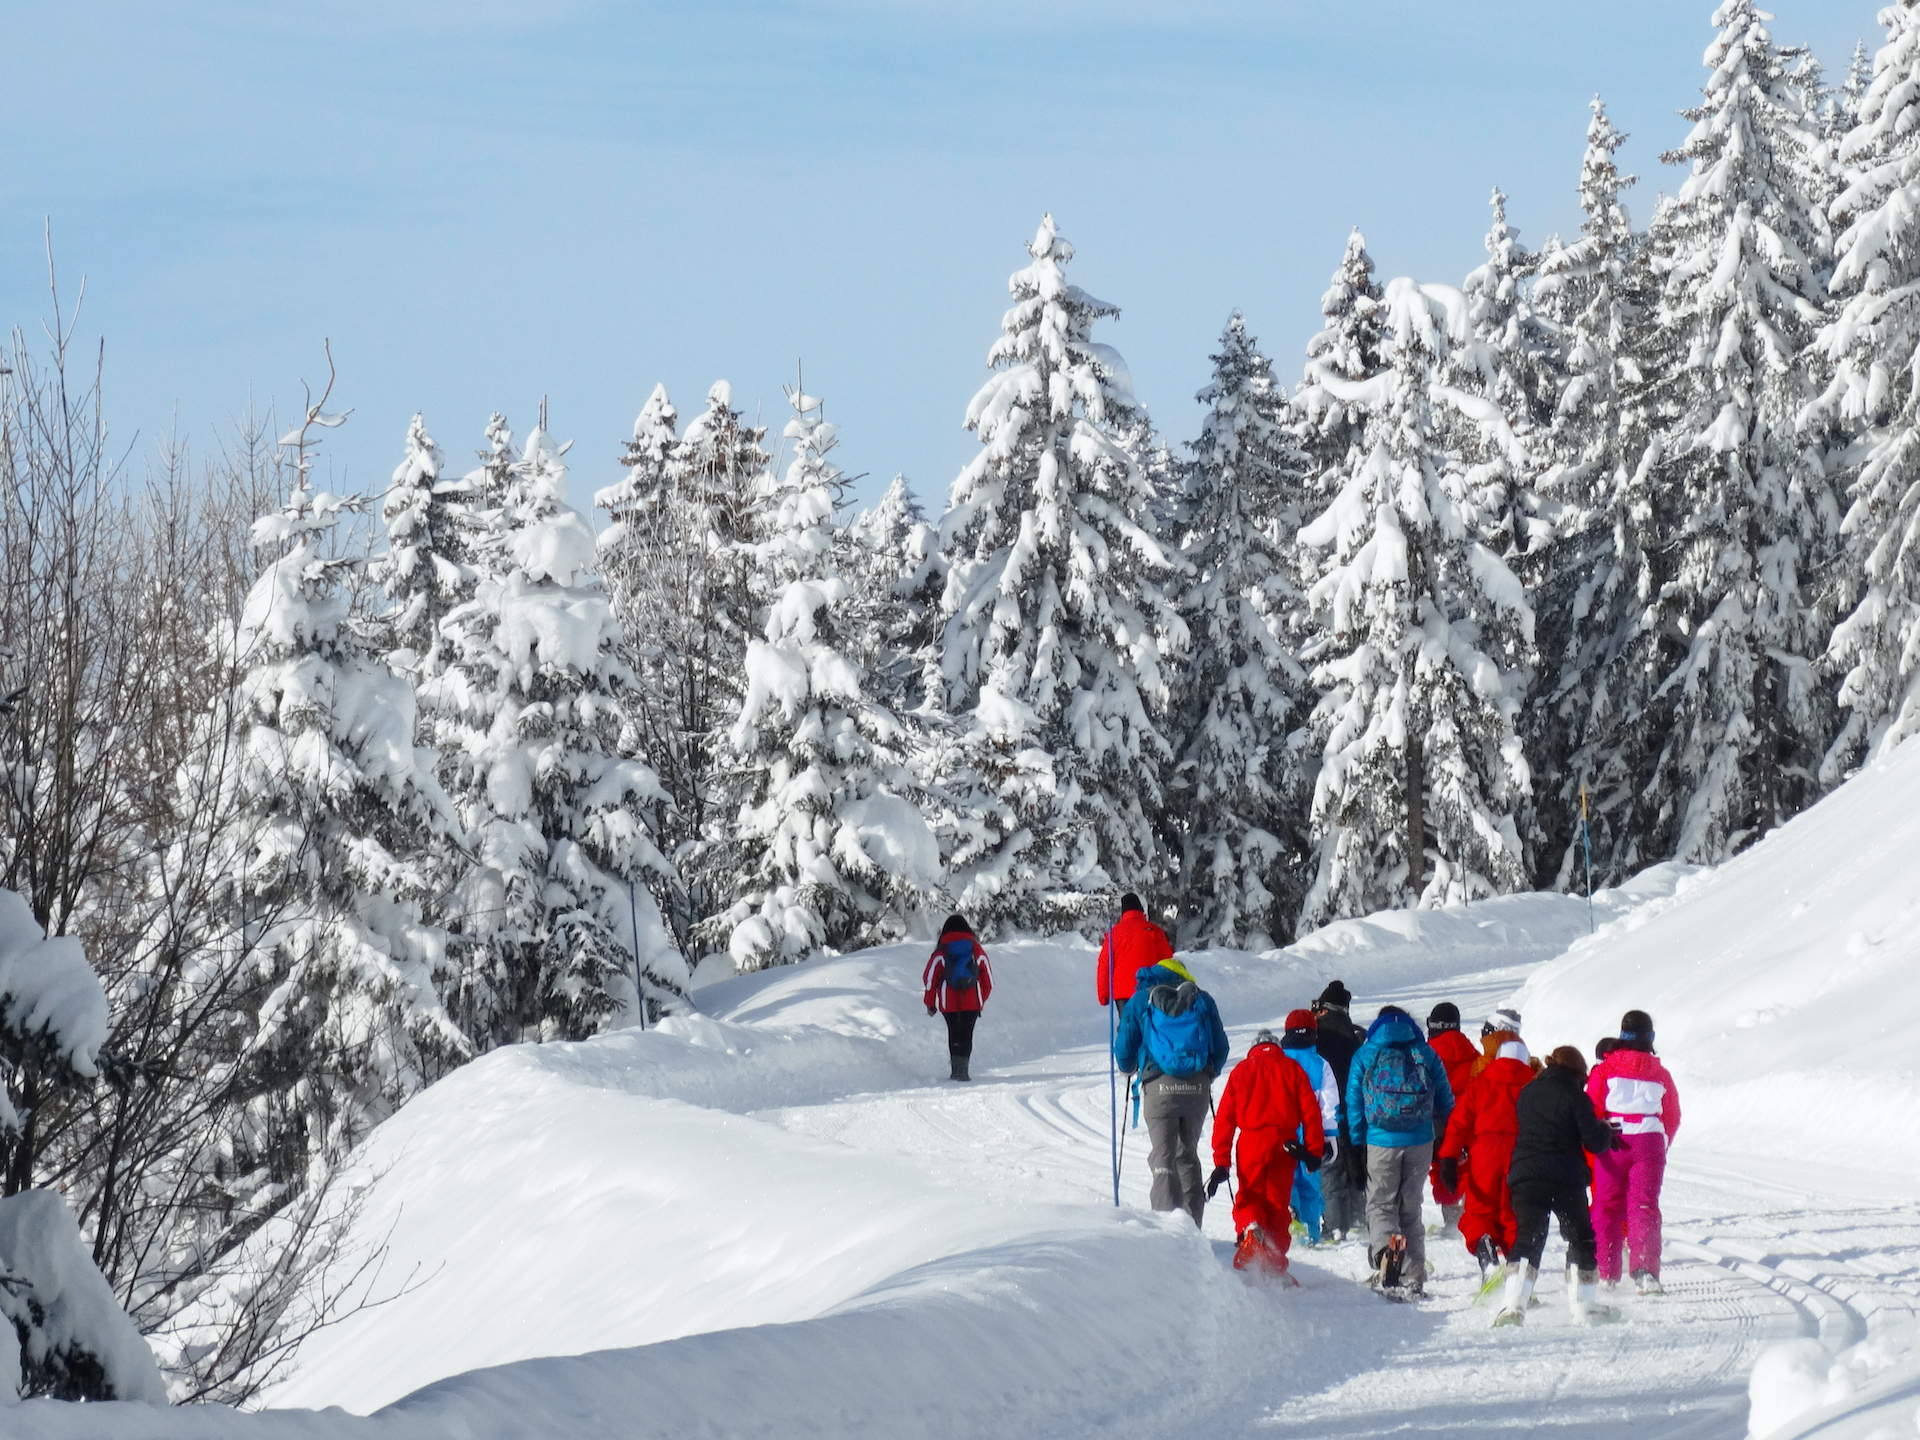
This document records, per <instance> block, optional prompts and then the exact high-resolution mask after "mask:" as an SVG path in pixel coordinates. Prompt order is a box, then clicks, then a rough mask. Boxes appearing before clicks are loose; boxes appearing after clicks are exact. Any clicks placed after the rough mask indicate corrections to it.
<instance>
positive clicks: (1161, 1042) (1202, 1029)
mask: <svg viewBox="0 0 1920 1440" xmlns="http://www.w3.org/2000/svg"><path fill="white" fill-rule="evenodd" d="M1144 1028H1145V1030H1146V1042H1147V1059H1149V1060H1151V1061H1152V1062H1153V1063H1154V1064H1155V1065H1157V1066H1158V1067H1159V1068H1160V1070H1161V1072H1162V1073H1163V1074H1167V1075H1198V1074H1200V1073H1201V1072H1202V1071H1204V1070H1205V1069H1206V1068H1207V1057H1208V1054H1209V1053H1210V1051H1211V1049H1212V1043H1213V1036H1212V1035H1211V1033H1209V1029H1208V1026H1207V1007H1206V1006H1204V1005H1202V1004H1201V1003H1200V987H1199V986H1197V985H1195V984H1194V983H1193V982H1192V981H1191V980H1189V981H1186V982H1185V983H1183V984H1181V985H1179V986H1173V985H1156V986H1154V987H1153V989H1152V990H1151V991H1150V992H1149V993H1148V995H1147V1013H1146V1022H1145V1026H1144Z"/></svg>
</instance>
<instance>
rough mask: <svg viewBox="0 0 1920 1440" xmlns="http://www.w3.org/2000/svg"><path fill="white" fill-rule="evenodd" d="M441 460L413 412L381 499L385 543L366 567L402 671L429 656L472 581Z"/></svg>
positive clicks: (391, 648)
mask: <svg viewBox="0 0 1920 1440" xmlns="http://www.w3.org/2000/svg"><path fill="white" fill-rule="evenodd" d="M445 463H446V460H445V457H444V456H442V455H441V453H440V449H439V447H438V446H437V445H435V444H434V443H433V437H432V436H431V435H429V434H428V433H427V427H426V421H425V420H424V419H423V418H422V417H421V416H419V415H417V414H416V415H415V416H414V417H413V420H412V422H411V423H410V424H409V425H408V426H407V440H406V453H405V455H404V457H403V458H402V459H401V461H400V464H399V465H398V466H397V467H396V468H395V470H394V472H393V483H392V485H391V486H390V487H389V489H388V490H387V494H386V498H385V499H384V501H383V502H382V503H381V506H380V517H381V519H382V521H384V522H385V525H386V530H387V548H386V551H385V553H384V554H382V555H380V556H378V557H376V559H375V560H374V562H373V564H372V565H371V566H370V567H369V568H370V572H371V575H370V578H371V579H373V581H374V582H375V583H376V584H378V585H379V586H380V587H381V589H382V590H383V591H384V592H385V594H386V598H387V603H388V606H389V607H390V608H389V612H388V614H387V615H386V616H385V617H384V628H385V631H386V640H387V644H388V647H389V654H388V658H389V660H390V662H392V663H395V664H396V665H397V666H398V667H399V668H400V669H401V670H402V671H403V672H406V671H409V670H410V669H411V668H412V666H414V665H417V664H427V665H431V664H432V663H433V658H432V657H433V652H434V650H435V648H436V644H437V642H438V639H439V632H440V622H441V621H442V620H443V619H445V618H446V615H447V612H448V611H450V610H452V609H453V608H454V607H455V606H456V605H458V604H460V603H461V601H463V600H465V599H466V598H467V596H468V594H469V593H470V592H471V591H472V588H473V572H472V570H471V568H470V567H468V566H466V565H463V564H462V563H461V560H460V555H461V552H462V548H463V544H464V541H465V538H466V536H465V534H464V530H465V528H466V527H463V526H462V524H461V520H462V519H463V518H464V517H463V516H462V515H461V513H460V511H461V508H462V507H461V506H460V504H459V500H458V498H457V497H452V496H449V495H448V493H447V491H446V489H445V488H443V487H442V485H441V481H440V471H441V469H442V467H443V466H444V465H445ZM401 652H405V653H404V654H402V653H401Z"/></svg>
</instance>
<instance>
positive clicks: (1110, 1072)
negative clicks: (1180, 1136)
mask: <svg viewBox="0 0 1920 1440" xmlns="http://www.w3.org/2000/svg"><path fill="white" fill-rule="evenodd" d="M1102 948H1103V949H1105V951H1106V952H1107V1142H1108V1148H1109V1149H1110V1150H1111V1151H1112V1154H1113V1208H1114V1209H1116V1210H1118V1209H1119V1208H1120V1152H1121V1149H1122V1147H1123V1146H1125V1144H1126V1137H1125V1136H1124V1135H1123V1134H1122V1133H1121V1130H1120V1111H1119V1109H1118V1106H1119V1098H1120V1096H1119V1091H1120V1082H1119V1065H1118V1062H1116V1061H1115V1060H1114V1058H1113V1042H1114V1040H1115V1038H1117V1036H1118V1033H1119V1028H1120V1015H1119V1006H1117V1005H1115V1004H1114V1003H1113V931H1112V930H1111V929H1109V930H1108V931H1107V939H1106V943H1105V945H1104V946H1103V947H1102Z"/></svg>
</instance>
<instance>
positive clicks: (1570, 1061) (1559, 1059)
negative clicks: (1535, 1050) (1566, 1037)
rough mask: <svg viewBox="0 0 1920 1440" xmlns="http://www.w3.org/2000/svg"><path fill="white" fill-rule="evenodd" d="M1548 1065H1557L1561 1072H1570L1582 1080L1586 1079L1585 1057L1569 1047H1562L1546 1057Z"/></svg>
mask: <svg viewBox="0 0 1920 1440" xmlns="http://www.w3.org/2000/svg"><path fill="white" fill-rule="evenodd" d="M1547 1063H1548V1064H1549V1065H1557V1066H1559V1067H1560V1068H1561V1069H1562V1070H1571V1071H1572V1072H1573V1073H1574V1074H1576V1075H1578V1076H1579V1077H1580V1078H1581V1079H1582V1080H1584V1079H1586V1078H1587V1057H1586V1056H1584V1055H1582V1054H1581V1053H1580V1052H1579V1051H1578V1050H1576V1049H1574V1048H1573V1046H1571V1045H1562V1046H1560V1047H1559V1048H1558V1049H1556V1050H1555V1051H1554V1052H1553V1053H1552V1054H1551V1055H1549V1056H1547Z"/></svg>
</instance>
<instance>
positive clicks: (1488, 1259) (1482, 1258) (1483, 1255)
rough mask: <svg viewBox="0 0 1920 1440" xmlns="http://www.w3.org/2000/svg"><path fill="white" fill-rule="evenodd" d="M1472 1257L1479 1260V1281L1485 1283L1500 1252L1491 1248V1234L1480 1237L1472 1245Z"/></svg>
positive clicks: (1498, 1258) (1497, 1261)
mask: <svg viewBox="0 0 1920 1440" xmlns="http://www.w3.org/2000/svg"><path fill="white" fill-rule="evenodd" d="M1473 1258H1474V1259H1476V1260H1478V1261H1479V1262H1480V1281H1481V1283H1482V1284H1485V1283H1486V1279H1487V1276H1489V1275H1491V1274H1492V1273H1493V1267H1494V1266H1496V1265H1498V1264H1499V1263H1500V1252H1499V1251H1498V1250H1495V1249H1494V1248H1493V1237H1492V1236H1491V1235H1482V1236H1481V1237H1480V1243H1479V1244H1478V1245H1476V1246H1474V1247H1473Z"/></svg>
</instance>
